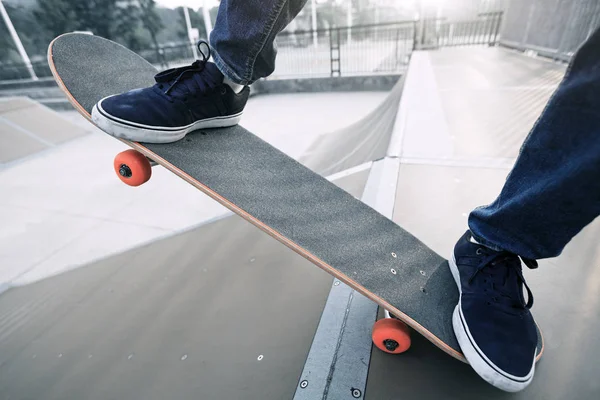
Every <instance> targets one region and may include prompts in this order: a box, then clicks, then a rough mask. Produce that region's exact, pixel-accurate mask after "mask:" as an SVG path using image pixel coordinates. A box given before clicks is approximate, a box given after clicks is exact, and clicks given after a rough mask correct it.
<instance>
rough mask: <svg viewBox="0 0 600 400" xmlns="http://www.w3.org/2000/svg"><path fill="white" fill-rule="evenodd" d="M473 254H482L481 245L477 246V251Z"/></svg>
mask: <svg viewBox="0 0 600 400" xmlns="http://www.w3.org/2000/svg"><path fill="white" fill-rule="evenodd" d="M475 254H477V255H478V256H480V255H482V254H483V251H482V250H481V247H478V248H477V251H476V252H475Z"/></svg>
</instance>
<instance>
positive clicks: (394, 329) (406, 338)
mask: <svg viewBox="0 0 600 400" xmlns="http://www.w3.org/2000/svg"><path fill="white" fill-rule="evenodd" d="M372 339H373V343H374V344H375V346H377V348H378V349H379V350H381V351H384V352H386V353H390V354H400V353H404V352H405V351H406V350H408V348H409V347H410V331H409V329H408V326H406V324H405V323H404V322H402V321H400V320H398V319H396V318H384V319H380V320H379V321H377V322H375V324H374V325H373V335H372Z"/></svg>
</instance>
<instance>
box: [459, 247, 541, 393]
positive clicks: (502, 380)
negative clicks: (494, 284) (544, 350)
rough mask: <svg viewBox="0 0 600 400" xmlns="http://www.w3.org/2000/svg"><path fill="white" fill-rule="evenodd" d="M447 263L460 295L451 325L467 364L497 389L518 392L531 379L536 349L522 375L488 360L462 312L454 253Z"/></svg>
mask: <svg viewBox="0 0 600 400" xmlns="http://www.w3.org/2000/svg"><path fill="white" fill-rule="evenodd" d="M448 264H449V265H450V271H451V272H452V276H453V277H454V281H455V282H456V285H457V286H458V291H459V292H460V295H461V296H459V301H458V304H457V305H456V307H455V308H454V313H452V326H453V328H454V334H455V335H456V339H457V340H458V344H459V345H460V349H461V350H462V352H463V354H464V355H465V357H466V359H467V361H469V364H471V367H472V368H473V369H474V370H475V372H477V374H478V375H479V376H481V377H482V378H483V379H484V380H485V381H487V382H488V383H489V384H491V385H493V386H495V387H497V388H498V389H502V390H504V391H507V392H518V391H520V390H523V389H525V388H526V387H527V386H528V385H529V384H530V383H531V381H532V379H533V374H534V372H535V358H536V356H537V350H536V353H535V354H534V357H533V361H532V363H531V370H530V371H529V373H528V374H527V375H526V376H524V377H518V376H514V375H511V374H509V373H508V372H505V371H502V369H501V368H500V367H498V366H497V365H495V364H494V363H493V362H492V361H490V359H489V358H487V357H486V356H485V354H484V353H483V351H481V349H480V348H479V347H478V346H477V344H476V343H475V340H473V336H471V333H470V332H469V327H468V325H467V323H466V321H465V318H464V315H463V313H462V308H461V304H460V302H461V297H462V290H461V287H460V275H459V273H458V267H457V266H456V260H455V259H454V254H453V255H452V258H451V259H450V260H448Z"/></svg>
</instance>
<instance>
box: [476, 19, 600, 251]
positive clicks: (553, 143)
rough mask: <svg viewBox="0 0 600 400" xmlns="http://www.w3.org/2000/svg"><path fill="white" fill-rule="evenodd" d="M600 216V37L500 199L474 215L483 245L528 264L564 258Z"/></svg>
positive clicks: (538, 128)
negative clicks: (570, 245)
mask: <svg viewBox="0 0 600 400" xmlns="http://www.w3.org/2000/svg"><path fill="white" fill-rule="evenodd" d="M598 215H600V30H598V31H596V32H595V33H594V34H593V35H592V36H591V37H590V38H589V40H588V41H587V42H586V43H585V44H584V45H583V47H581V48H580V49H579V51H578V52H577V53H576V55H575V57H574V58H573V60H572V62H571V65H570V66H569V68H568V70H567V74H566V75H565V77H564V79H563V81H562V83H561V84H560V86H559V87H558V89H557V90H556V92H555V93H554V95H553V96H552V98H551V99H550V101H549V102H548V105H547V106H546V108H545V110H544V112H543V113H542V115H541V116H540V118H539V119H538V121H537V122H536V124H535V126H534V127H533V129H532V130H531V133H530V134H529V137H528V138H527V139H526V141H525V143H524V144H523V146H522V148H521V153H520V155H519V158H518V159H517V162H516V164H515V166H514V168H513V170H512V172H511V173H510V175H509V176H508V178H507V180H506V183H505V184H504V187H503V189H502V191H501V192H500V195H499V196H498V198H497V199H496V200H495V201H494V202H493V203H492V204H490V205H488V206H485V207H481V208H478V209H476V210H474V211H473V212H472V213H471V215H470V216H469V228H470V230H471V232H472V233H473V235H474V236H475V238H476V239H477V241H479V242H480V243H482V244H485V245H487V246H488V247H492V248H495V249H497V250H498V249H502V250H507V251H510V252H511V253H514V254H518V255H520V256H523V257H527V258H532V259H540V258H548V257H555V256H557V255H559V254H560V253H561V252H562V250H563V248H564V247H565V246H566V245H567V243H568V242H569V241H570V240H571V239H572V238H573V237H574V236H575V235H576V234H577V233H578V232H579V231H580V230H581V229H583V228H584V227H585V226H586V225H587V224H589V223H590V222H592V221H593V220H594V219H595V218H596V217H597V216H598Z"/></svg>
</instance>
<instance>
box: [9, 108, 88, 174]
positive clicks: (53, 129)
mask: <svg viewBox="0 0 600 400" xmlns="http://www.w3.org/2000/svg"><path fill="white" fill-rule="evenodd" d="M85 134H86V131H85V130H84V129H81V128H79V127H78V126H76V125H75V124H72V123H70V122H69V121H67V120H65V119H64V118H62V117H61V116H60V114H59V113H57V112H55V111H52V110H50V109H49V108H47V107H45V106H43V105H41V104H39V103H37V102H35V101H33V100H30V99H28V98H27V97H8V98H0V168H2V167H3V166H5V165H6V164H8V163H10V162H14V161H16V160H19V159H22V158H24V157H27V156H31V155H33V154H36V153H38V152H40V151H43V150H46V149H49V148H52V147H54V146H56V145H59V144H61V143H64V142H66V141H69V140H72V139H75V138H78V137H81V136H83V135H85Z"/></svg>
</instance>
